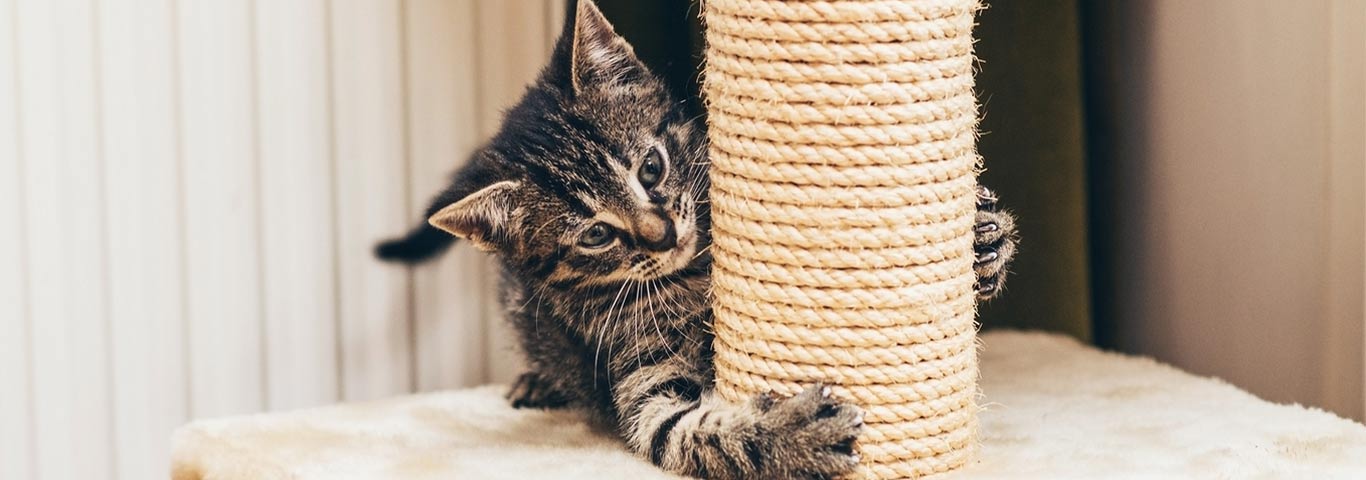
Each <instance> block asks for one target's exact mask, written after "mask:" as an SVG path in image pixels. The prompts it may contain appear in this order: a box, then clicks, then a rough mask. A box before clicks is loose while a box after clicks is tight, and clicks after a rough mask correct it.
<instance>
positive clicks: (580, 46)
mask: <svg viewBox="0 0 1366 480" xmlns="http://www.w3.org/2000/svg"><path fill="white" fill-rule="evenodd" d="M569 13H570V14H569V15H567V17H568V19H567V21H566V26H565V29H564V33H563V34H562V35H561V37H560V40H559V41H558V43H557V45H556V47H555V50H554V54H553V56H552V59H551V61H550V64H549V65H548V66H547V67H546V68H545V69H544V71H543V72H542V73H541V76H540V78H539V79H538V80H537V82H536V83H535V84H534V85H532V86H531V87H530V88H529V89H528V91H527V93H526V95H525V96H524V97H523V98H522V100H521V101H520V102H519V103H518V104H517V105H516V106H515V107H513V108H512V109H511V110H510V111H508V113H507V117H506V119H505V120H504V123H503V126H502V128H501V130H500V131H499V133H498V134H497V135H496V136H495V137H494V138H493V139H492V140H491V141H490V143H489V144H488V145H487V146H486V147H484V149H483V150H481V151H480V152H479V153H478V154H476V155H475V158H474V160H473V162H474V163H473V164H472V165H470V166H469V167H467V168H466V169H465V170H464V171H463V172H462V174H461V177H462V178H460V179H458V180H457V188H456V190H457V191H459V190H462V188H459V185H460V184H461V182H464V184H465V186H464V187H463V190H464V192H460V193H457V194H455V198H450V201H451V203H450V204H449V205H447V206H445V207H444V208H441V209H440V210H439V211H437V212H436V213H435V214H434V215H432V217H431V219H430V222H431V223H432V224H433V225H435V226H437V227H439V228H441V229H443V230H446V231H448V232H451V233H452V234H455V235H456V236H459V237H462V238H466V239H468V240H470V241H471V242H472V243H474V244H475V245H476V246H478V247H479V248H481V249H483V250H486V251H494V252H497V253H499V254H500V255H501V256H502V257H503V260H504V262H505V263H506V264H507V265H509V266H511V267H513V268H514V269H515V270H517V271H518V272H519V273H520V274H521V275H522V276H523V277H524V280H529V281H544V282H547V283H549V284H553V285H555V286H557V287H560V288H567V289H576V288H589V287H593V286H599V285H610V284H613V283H617V282H621V281H624V280H636V281H646V280H651V279H656V278H660V277H666V276H669V275H673V274H676V273H679V272H686V271H693V270H696V269H697V268H700V265H699V264H700V263H701V262H702V261H697V258H698V257H699V256H701V255H700V252H701V251H702V250H703V248H704V247H705V246H706V244H707V242H708V241H709V239H708V238H707V231H708V228H707V225H706V222H707V209H706V198H705V196H706V190H707V183H706V182H707V180H706V166H705V164H704V162H705V157H704V155H705V153H704V151H703V150H704V149H705V140H704V135H705V134H704V132H703V131H702V130H701V129H700V128H698V127H697V126H696V125H695V122H694V119H691V118H688V116H687V114H686V113H685V110H684V106H683V105H682V104H681V103H679V102H678V101H676V100H675V99H673V98H671V96H670V94H669V92H668V91H667V90H666V87H665V85H664V83H663V82H662V81H660V80H659V79H658V78H657V77H655V76H654V75H652V74H651V73H650V71H649V70H648V69H647V68H646V66H645V65H644V64H642V63H641V62H640V61H639V60H638V59H637V58H636V56H635V54H634V52H633V51H632V49H631V47H630V45H628V44H627V43H626V41H625V40H624V39H622V38H621V37H620V36H618V35H617V34H616V33H615V32H614V31H613V30H612V26H611V25H610V24H609V23H608V22H607V20H606V19H605V18H603V16H602V13H601V12H599V11H598V9H597V7H596V6H595V5H593V3H592V2H591V1H590V0H580V1H579V2H578V4H577V6H576V7H574V8H573V10H572V11H571V12H569ZM465 192H469V193H465Z"/></svg>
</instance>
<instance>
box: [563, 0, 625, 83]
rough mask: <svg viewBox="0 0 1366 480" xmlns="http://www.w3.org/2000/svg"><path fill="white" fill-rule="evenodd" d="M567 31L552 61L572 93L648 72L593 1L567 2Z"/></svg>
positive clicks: (564, 31) (578, 0)
mask: <svg viewBox="0 0 1366 480" xmlns="http://www.w3.org/2000/svg"><path fill="white" fill-rule="evenodd" d="M566 3H567V4H568V9H569V10H568V11H567V12H566V15H565V26H564V30H563V31H562V32H561V33H560V39H559V41H558V42H557V44H556V46H555V53H554V55H553V58H552V60H551V61H552V64H555V65H556V66H557V67H558V69H557V70H558V72H557V73H558V74H559V80H560V82H561V83H562V84H563V85H565V86H566V88H567V89H568V91H569V92H570V93H572V94H578V93H580V92H582V91H583V90H584V89H586V88H588V87H590V86H594V85H606V84H611V83H616V82H621V81H622V80H623V79H625V78H627V77H630V76H632V75H639V74H641V73H643V72H644V71H645V65H644V64H643V63H641V62H640V60H639V59H637V58H636V54H635V51H634V50H633V49H632V48H631V45H630V44H629V43H627V42H626V39H624V38H622V37H621V36H620V35H617V33H616V31H615V30H614V29H613V28H612V23H611V22H608V21H607V17H605V16H603V14H602V11H601V10H599V9H598V6H597V5H596V4H594V3H593V0H576V1H570V2H566Z"/></svg>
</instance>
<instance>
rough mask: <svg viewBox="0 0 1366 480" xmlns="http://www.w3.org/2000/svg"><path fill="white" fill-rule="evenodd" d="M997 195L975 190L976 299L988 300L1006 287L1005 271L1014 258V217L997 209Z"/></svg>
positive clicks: (1016, 235) (983, 190)
mask: <svg viewBox="0 0 1366 480" xmlns="http://www.w3.org/2000/svg"><path fill="white" fill-rule="evenodd" d="M996 202H997V199H996V194H995V193H994V192H992V191H991V190H987V188H986V187H982V186H978V187H977V218H976V222H975V223H974V225H973V229H972V232H973V242H972V247H973V253H974V254H975V255H976V256H977V259H976V260H975V261H974V262H973V264H972V268H973V270H974V271H975V272H976V273H977V299H978V300H989V299H991V298H992V297H995V296H996V294H998V293H1000V292H1001V288H1002V287H1004V286H1005V281H1006V267H1008V266H1010V261H1011V260H1012V259H1014V258H1015V244H1016V242H1017V241H1018V234H1017V233H1016V232H1015V217H1014V216H1013V215H1011V214H1009V213H1007V212H1002V211H1000V210H998V209H997V207H996Z"/></svg>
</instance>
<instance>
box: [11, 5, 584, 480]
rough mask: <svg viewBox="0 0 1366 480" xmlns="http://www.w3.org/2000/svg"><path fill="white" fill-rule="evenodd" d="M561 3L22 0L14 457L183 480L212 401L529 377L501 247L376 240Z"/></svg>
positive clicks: (489, 109)
mask: <svg viewBox="0 0 1366 480" xmlns="http://www.w3.org/2000/svg"><path fill="white" fill-rule="evenodd" d="M552 6H553V7H552ZM560 8H561V7H560V6H559V0H534V1H526V2H523V1H516V2H493V1H483V0H455V1H446V0H374V1H350V0H345V1H343V0H291V1H266V0H252V1H228V0H203V1H200V0H0V265H4V266H5V268H0V399H3V400H0V425H4V427H3V428H0V478H3V479H6V480H8V479H11V478H13V479H19V480H37V479H61V480H65V479H74V478H80V479H106V478H110V479H143V478H161V477H164V476H165V472H166V468H167V458H166V457H167V454H168V453H169V452H168V451H167V445H168V442H169V434H170V432H171V431H172V429H174V428H175V427H176V426H178V425H180V424H182V423H183V422H185V421H187V420H188V419H190V418H195V417H204V416H216V415H225V414H233V413H243V412H255V411H261V410H270V409H287V408H297V407H303V406H309V405H317V404H325V403H330V402H334V401H337V400H340V399H367V398H376V397H382V396H388V395H394V394H401V393H405V392H409V391H413V390H435V389H443V388H456V387H463V386H470V385H475V384H479V383H484V382H487V381H489V379H490V378H492V377H491V375H490V374H491V373H492V374H493V375H494V376H496V377H497V378H499V379H507V378H510V376H511V375H512V374H513V373H515V372H516V371H517V370H518V366H517V365H518V362H517V361H516V359H515V358H516V357H515V352H514V350H513V349H512V342H511V339H510V337H508V336H506V334H500V335H497V336H494V341H496V342H498V343H497V344H495V346H493V347H490V346H489V342H490V332H489V329H490V326H491V325H497V326H500V328H501V325H502V324H503V322H502V320H501V317H496V318H495V317H491V316H490V315H493V316H496V315H498V309H497V308H496V306H494V305H491V304H490V303H489V301H488V299H487V298H488V295H487V294H488V293H490V292H491V291H492V287H493V285H494V282H493V281H492V277H491V276H490V275H487V270H486V269H485V265H484V264H485V262H486V257H485V256H484V255H483V254H481V253H477V252H474V251H473V250H472V249H470V248H468V247H467V246H466V247H458V248H456V249H455V250H453V251H451V252H450V253H449V254H447V255H446V256H445V257H444V258H443V259H442V260H441V261H439V262H436V263H434V264H431V265H427V266H422V267H418V268H404V267H401V266H394V265H385V264H381V263H379V262H377V261H375V260H373V259H372V258H371V253H370V252H371V248H372V246H373V245H374V243H375V242H376V241H378V240H380V239H383V238H388V237H392V236H394V235H398V234H401V233H403V232H404V231H406V230H407V229H408V228H409V227H410V226H412V225H413V224H414V222H417V221H419V220H420V217H421V215H420V213H421V212H422V211H423V210H424V209H425V207H426V203H427V201H428V199H429V198H430V197H431V196H432V195H433V194H435V193H436V192H437V191H438V190H439V189H440V188H442V187H444V186H445V184H446V182H447V180H448V178H449V176H448V175H449V173H450V172H452V171H453V170H454V169H455V168H456V167H457V166H459V165H460V164H462V163H463V162H464V161H465V160H466V158H468V155H469V154H470V152H471V151H472V150H473V149H474V148H476V147H477V146H478V145H479V144H480V143H482V142H483V141H484V140H486V138H487V135H488V134H489V133H491V132H492V130H493V129H494V128H495V127H496V126H497V123H498V122H499V121H500V118H501V114H500V112H501V111H502V110H503V109H505V108H506V107H507V106H508V105H509V104H510V102H512V101H514V100H515V99H516V98H517V97H518V96H520V94H521V92H522V91H523V88H524V86H525V84H526V82H528V81H530V80H531V79H532V77H533V76H534V75H535V73H536V72H537V71H538V70H539V69H540V67H541V64H542V62H543V60H544V58H545V55H546V53H547V52H548V49H549V43H550V41H551V40H552V38H553V37H554V35H555V34H557V33H558V30H559V25H558V23H559V22H560V12H559V11H558V10H559V9H560ZM11 266H13V267H11ZM486 313H487V314H488V315H486ZM491 352H497V353H499V355H500V356H499V357H498V359H496V360H492V361H490V353H491ZM73 452H75V453H74V454H75V455H76V457H73Z"/></svg>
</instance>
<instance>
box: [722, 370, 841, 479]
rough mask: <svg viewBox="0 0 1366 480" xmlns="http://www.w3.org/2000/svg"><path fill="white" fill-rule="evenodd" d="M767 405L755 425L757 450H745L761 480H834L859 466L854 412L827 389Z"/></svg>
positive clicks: (818, 386)
mask: <svg viewBox="0 0 1366 480" xmlns="http://www.w3.org/2000/svg"><path fill="white" fill-rule="evenodd" d="M767 398H768V399H771V397H767ZM756 401H759V402H761V403H763V402H765V398H760V399H757V400H756ZM769 401H771V404H770V405H768V408H767V409H766V410H765V411H764V412H763V414H762V415H763V416H762V417H761V419H760V421H759V424H758V427H759V430H760V431H759V433H758V435H757V438H755V439H754V442H755V443H756V444H757V445H756V446H755V447H754V448H746V450H747V451H752V452H754V453H752V454H751V457H752V458H751V460H752V461H753V463H754V464H755V465H756V466H762V467H761V468H760V469H759V470H760V471H761V472H763V475H761V476H762V477H763V478H804V479H833V478H838V477H841V476H843V475H845V474H847V473H849V472H852V471H853V470H854V468H855V467H857V466H858V462H859V454H858V452H857V451H856V449H855V442H856V441H857V439H858V436H859V434H860V433H861V432H862V431H863V411H862V410H859V408H858V407H856V406H854V405H851V404H848V403H844V402H841V401H839V400H836V399H835V398H834V397H833V396H832V395H831V391H830V387H827V386H820V385H817V386H814V387H811V388H808V389H806V390H805V391H803V392H802V393H799V394H797V395H796V396H794V397H791V398H786V399H779V400H769ZM761 408H762V406H761ZM755 456H759V458H753V457H755Z"/></svg>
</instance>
